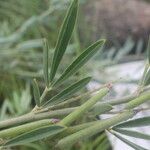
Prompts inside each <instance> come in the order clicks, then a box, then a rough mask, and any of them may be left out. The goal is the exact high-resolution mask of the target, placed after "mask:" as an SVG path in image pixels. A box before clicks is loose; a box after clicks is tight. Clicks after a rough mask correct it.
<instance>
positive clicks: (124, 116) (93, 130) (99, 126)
mask: <svg viewBox="0 0 150 150" xmlns="http://www.w3.org/2000/svg"><path fill="white" fill-rule="evenodd" d="M134 115H135V112H134V111H126V112H123V113H120V114H118V115H116V116H114V117H112V118H109V119H106V120H104V121H103V122H101V121H100V122H98V123H95V124H94V125H93V126H90V127H88V128H85V129H83V130H80V131H79V132H76V133H74V134H71V135H70V136H67V137H65V138H63V139H62V140H60V141H59V142H58V144H57V146H58V147H59V148H62V149H65V148H66V147H68V146H71V145H73V144H74V143H76V142H77V141H80V140H82V139H84V138H87V137H88V138H89V137H91V136H93V135H95V134H97V133H99V132H101V131H103V130H105V129H108V128H109V127H111V126H113V125H115V124H117V123H120V122H122V121H125V120H128V119H129V118H131V117H133V116H134Z"/></svg>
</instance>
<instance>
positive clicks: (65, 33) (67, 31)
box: [50, 0, 78, 81]
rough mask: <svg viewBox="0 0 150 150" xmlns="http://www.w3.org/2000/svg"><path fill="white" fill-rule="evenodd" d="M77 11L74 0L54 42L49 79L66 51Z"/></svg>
mask: <svg viewBox="0 0 150 150" xmlns="http://www.w3.org/2000/svg"><path fill="white" fill-rule="evenodd" d="M77 11H78V0H74V1H73V2H72V4H71V6H70V8H69V10H68V12H67V15H66V18H65V20H64V22H63V25H62V27H61V30H60V33H59V38H58V41H57V44H56V48H55V52H54V56H53V60H52V66H51V73H50V81H52V80H53V79H54V77H55V74H56V71H57V68H58V66H59V64H60V61H61V59H62V57H63V55H64V53H65V51H66V48H67V45H68V43H69V40H70V37H71V35H72V32H73V29H74V26H75V22H76V17H77Z"/></svg>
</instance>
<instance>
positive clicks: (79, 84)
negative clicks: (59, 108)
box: [44, 77, 91, 106]
mask: <svg viewBox="0 0 150 150" xmlns="http://www.w3.org/2000/svg"><path fill="white" fill-rule="evenodd" d="M90 80H91V77H87V78H84V79H82V80H80V81H78V82H76V83H74V84H72V85H71V86H69V87H68V88H66V89H64V90H63V91H62V92H60V93H58V94H57V95H56V96H54V97H52V98H51V99H50V100H49V101H48V102H46V103H45V104H44V106H49V105H53V104H57V103H59V102H62V101H64V99H65V98H67V97H68V96H70V95H72V94H74V93H76V92H78V91H79V90H81V89H82V88H83V87H85V86H86V85H87V84H88V83H89V81H90Z"/></svg>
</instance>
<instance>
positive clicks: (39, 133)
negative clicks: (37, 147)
mask: <svg viewBox="0 0 150 150" xmlns="http://www.w3.org/2000/svg"><path fill="white" fill-rule="evenodd" d="M63 130H64V127H63V126H58V125H52V126H45V127H42V128H39V129H36V130H32V131H31V132H27V133H25V134H22V135H20V136H18V137H15V138H13V139H12V140H10V141H8V142H7V143H6V144H5V145H4V146H15V145H21V144H26V143H30V142H34V141H38V140H41V139H43V138H47V137H50V136H53V135H55V134H57V133H60V132H62V131H63Z"/></svg>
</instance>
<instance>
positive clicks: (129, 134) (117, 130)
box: [113, 128, 150, 140]
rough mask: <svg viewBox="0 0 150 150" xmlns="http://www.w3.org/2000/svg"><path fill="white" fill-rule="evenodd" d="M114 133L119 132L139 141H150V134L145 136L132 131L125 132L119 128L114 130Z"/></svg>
mask: <svg viewBox="0 0 150 150" xmlns="http://www.w3.org/2000/svg"><path fill="white" fill-rule="evenodd" d="M113 130H114V131H116V132H119V133H121V134H124V135H127V136H131V137H135V138H139V139H145V140H150V135H148V134H143V133H140V132H137V131H131V130H124V129H119V128H113Z"/></svg>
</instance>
